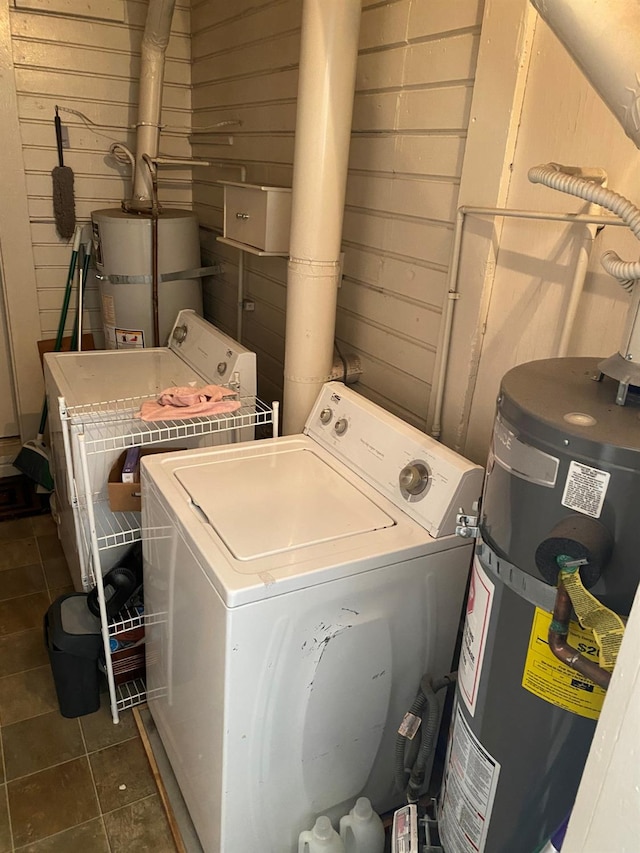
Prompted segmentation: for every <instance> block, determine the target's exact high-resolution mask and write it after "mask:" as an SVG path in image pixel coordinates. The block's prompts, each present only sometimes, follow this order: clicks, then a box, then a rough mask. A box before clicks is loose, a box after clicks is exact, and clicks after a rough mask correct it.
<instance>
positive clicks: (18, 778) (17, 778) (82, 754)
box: [2, 711, 136, 803]
mask: <svg viewBox="0 0 640 853" xmlns="http://www.w3.org/2000/svg"><path fill="white" fill-rule="evenodd" d="M47 713H49V714H52V713H55V712H54V711H48V712H47ZM44 716H45V715H44V714H38V715H37V716H35V717H28V718H27V719H29V720H36V719H37V718H38V717H44ZM22 722H24V720H19V721H18V723H22ZM18 723H9V724H8V725H5V726H2V728H3V729H6V728H8V727H9V726H14V725H18ZM80 734H81V736H82V743H83V746H84V752H80V753H78V755H74V756H73V758H65V760H64V761H56V762H55V763H54V764H47V765H46V767H39V768H38V770H34V771H33V772H32V773H24V774H23V775H22V776H14V777H13V778H12V779H7V777H6V770H5V781H6V782H7V783H8V782H21V781H23V780H24V779H28V778H29V777H30V776H35V775H37V774H38V773H43V772H44V771H45V770H53V769H54V768H55V767H62V765H63V764H70V763H71V762H72V761H77V760H78V759H79V758H83V757H86V758H90V756H92V755H95V754H96V753H98V752H102V751H103V750H105V749H111V748H112V747H114V746H120V744H123V743H129V741H131V740H135V739H136V735H132V736H131V737H130V738H126V739H125V740H121V741H118V743H112V744H110V745H109V746H103V747H101V748H100V749H94V750H92V751H91V752H89V750H88V749H87V743H86V740H85V736H84V732H83V731H82V726H80ZM3 745H4V744H3ZM89 766H90V767H91V762H89ZM92 775H93V771H92ZM94 785H95V783H94ZM96 790H97V789H96ZM99 802H100V800H98V803H99Z"/></svg>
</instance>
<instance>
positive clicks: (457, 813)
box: [439, 705, 500, 853]
mask: <svg viewBox="0 0 640 853" xmlns="http://www.w3.org/2000/svg"><path fill="white" fill-rule="evenodd" d="M445 766H446V770H445V774H444V780H443V783H442V796H441V798H440V813H439V831H440V838H441V840H442V843H443V845H444V849H445V850H446V851H447V853H483V851H484V849H485V844H486V841H487V834H488V832H489V821H490V818H491V811H492V809H493V801H494V798H495V795H496V788H497V787H498V778H499V776H500V764H499V763H498V762H497V761H496V760H495V758H494V757H493V756H492V755H491V754H490V753H488V752H487V750H486V749H485V748H484V747H483V746H482V744H481V743H480V741H479V740H478V739H477V738H476V736H475V735H474V734H473V732H472V731H471V729H470V728H469V725H468V723H467V721H466V720H465V718H464V714H463V713H462V711H461V710H460V706H459V705H458V706H457V707H456V713H455V717H454V719H453V723H452V727H451V732H450V735H449V747H448V751H447V761H446V765H445Z"/></svg>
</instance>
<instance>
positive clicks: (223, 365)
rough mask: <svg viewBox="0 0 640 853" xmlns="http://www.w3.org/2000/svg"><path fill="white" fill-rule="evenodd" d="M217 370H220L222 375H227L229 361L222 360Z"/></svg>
mask: <svg viewBox="0 0 640 853" xmlns="http://www.w3.org/2000/svg"><path fill="white" fill-rule="evenodd" d="M216 370H217V371H218V373H219V374H220V376H224V375H225V373H226V372H227V362H226V361H221V362H220V363H219V364H218V366H217V368H216Z"/></svg>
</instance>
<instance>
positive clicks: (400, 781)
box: [395, 690, 425, 791]
mask: <svg viewBox="0 0 640 853" xmlns="http://www.w3.org/2000/svg"><path fill="white" fill-rule="evenodd" d="M424 703H425V697H424V693H423V692H422V690H418V693H417V695H416V698H415V699H414V700H413V704H412V705H411V707H410V708H409V710H408V712H407V714H413V716H414V717H420V718H422V709H423V707H424ZM405 716H406V715H405ZM418 731H419V730H418ZM406 746H407V738H406V737H405V736H404V735H401V734H400V732H398V733H397V734H396V766H395V780H396V788H397V789H398V790H399V791H405V790H406V787H407V781H408V779H409V773H410V770H409V769H408V768H407V767H406V762H405V751H406Z"/></svg>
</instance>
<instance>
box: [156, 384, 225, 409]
mask: <svg viewBox="0 0 640 853" xmlns="http://www.w3.org/2000/svg"><path fill="white" fill-rule="evenodd" d="M235 396H236V392H235V391H232V390H231V389H230V388H223V387H222V386H221V385H205V386H204V387H203V388H192V387H191V386H190V385H187V386H182V387H180V386H177V387H175V388H167V389H166V390H165V391H163V392H162V393H161V394H160V396H159V397H158V403H160V405H161V406H194V405H195V404H196V403H217V402H218V401H219V400H222V399H223V397H235Z"/></svg>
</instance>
